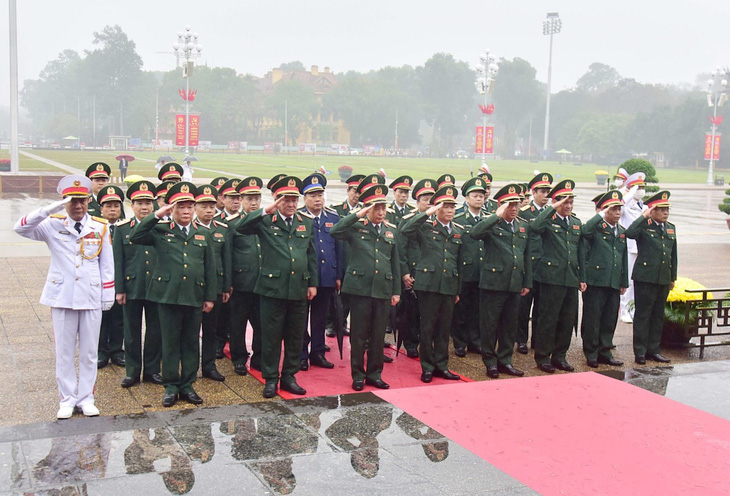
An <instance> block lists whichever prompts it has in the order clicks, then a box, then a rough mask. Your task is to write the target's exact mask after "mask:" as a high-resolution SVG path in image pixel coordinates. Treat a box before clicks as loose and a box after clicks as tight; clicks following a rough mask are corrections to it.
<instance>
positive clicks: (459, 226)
mask: <svg viewBox="0 0 730 496" xmlns="http://www.w3.org/2000/svg"><path fill="white" fill-rule="evenodd" d="M452 224H454V225H455V226H456V227H458V228H459V229H464V226H462V225H461V224H457V223H456V222H453V221H452Z"/></svg>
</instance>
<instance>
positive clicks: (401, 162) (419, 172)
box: [0, 150, 730, 184]
mask: <svg viewBox="0 0 730 496" xmlns="http://www.w3.org/2000/svg"><path fill="white" fill-rule="evenodd" d="M27 151H28V152H29V153H32V154H34V155H38V156H41V157H44V158H47V159H50V160H54V161H57V162H60V163H63V164H65V165H68V166H71V167H75V168H78V169H81V170H85V169H86V167H88V166H89V165H90V164H91V163H93V162H96V161H102V162H106V163H107V164H109V166H110V167H111V168H112V172H113V174H114V175H118V169H117V160H116V159H115V158H114V157H115V156H116V155H117V154H118V153H119V152H115V151H75V150H27ZM132 154H133V155H134V156H135V157H136V158H137V160H135V161H134V162H132V163H131V164H130V167H129V171H128V174H141V175H143V176H154V175H156V171H155V168H154V165H155V162H156V159H157V157H158V156H160V155H161V154H162V152H133V153H132ZM171 155H172V156H174V157H175V158H176V159H178V160H180V161H181V160H182V158H183V156H184V155H183V154H181V153H172V154H171ZM6 156H8V151H7V150H2V151H0V157H6ZM197 157H198V159H199V162H197V163H194V164H193V167H194V168H195V177H196V178H197V179H201V178H213V177H216V176H219V175H225V176H229V177H236V176H237V177H245V176H249V175H256V176H260V177H262V178H269V177H271V176H272V175H274V174H276V173H278V172H287V173H291V174H293V175H296V176H300V177H304V176H306V175H307V174H309V173H311V172H313V171H315V170H317V169H318V168H319V167H320V166H321V165H324V166H325V168H326V169H327V170H328V171H330V172H331V174H330V175H329V176H328V177H329V178H330V179H333V178H337V177H338V175H337V168H338V167H339V166H341V165H349V166H351V167H352V168H353V169H354V172H355V173H362V174H368V173H371V172H375V171H377V170H378V169H380V168H381V167H382V168H383V169H385V171H386V173H387V176H388V178H389V179H394V178H395V177H397V176H399V175H402V174H409V175H411V176H413V177H414V178H417V179H418V178H422V177H429V176H430V177H432V178H434V179H436V178H437V177H438V176H440V175H441V174H444V173H447V172H448V173H451V174H453V175H454V176H455V177H456V179H457V180H465V179H467V178H469V177H470V172H471V171H473V172H474V173H476V171H477V169H478V168H479V166H480V161H479V160H463V159H431V158H398V157H350V156H311V155H260V154H259V155H247V154H235V153H230V154H229V153H206V152H200V153H198V154H197ZM488 164H489V167H490V169H491V171H492V174H493V175H494V177H495V181H497V182H499V183H502V184H504V182H506V181H510V180H515V181H522V182H526V181H528V180H529V179H531V178H532V177H533V171H534V170H536V169H537V170H540V171H546V172H550V173H551V174H553V176H555V177H556V178H557V177H562V178H570V179H573V180H574V181H578V182H593V181H594V179H595V178H594V172H595V171H596V170H607V171H608V172H609V173H611V174H613V173H614V172H615V170H616V168H617V166H614V167H610V168H607V167H605V166H599V165H595V164H582V165H574V164H573V163H572V162H570V163H567V162H566V163H562V164H560V163H558V162H540V163H532V162H529V161H527V160H493V161H488ZM20 166H21V170H45V171H58V169H56V168H55V167H52V166H50V165H47V164H45V163H43V162H39V161H37V160H34V159H30V158H28V157H25V156H23V155H21V161H20ZM657 172H658V176H659V179H660V180H661V181H662V182H664V183H696V184H703V183H704V182H705V181H706V180H707V169H660V170H658V171H657ZM720 174H723V172H722V171H721V172H720ZM728 175H730V171H728Z"/></svg>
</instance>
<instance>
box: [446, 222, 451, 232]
mask: <svg viewBox="0 0 730 496" xmlns="http://www.w3.org/2000/svg"><path fill="white" fill-rule="evenodd" d="M446 232H447V233H449V234H451V224H449V225H448V226H446Z"/></svg>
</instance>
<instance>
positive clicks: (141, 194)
mask: <svg viewBox="0 0 730 496" xmlns="http://www.w3.org/2000/svg"><path fill="white" fill-rule="evenodd" d="M155 193H156V189H155V185H154V184H153V183H151V182H150V181H137V182H136V183H133V184H131V185H130V186H129V188H128V189H127V198H129V200H131V202H132V212H133V213H134V215H133V216H132V217H131V218H130V219H128V220H126V221H122V222H119V223H117V228H116V230H115V232H114V277H115V280H116V282H115V284H114V287H115V288H116V291H117V294H116V300H117V303H118V304H120V305H121V306H122V309H123V313H124V361H125V367H126V371H127V372H126V376H125V377H124V379H122V387H123V388H129V387H132V386H133V385H135V384H137V383H138V382H139V377H140V374H141V375H142V380H143V381H145V382H151V383H153V384H162V376H161V375H160V363H161V361H162V337H161V335H160V318H159V314H158V312H157V303H156V302H154V301H151V300H149V299H147V288H148V287H149V285H150V282H151V280H152V270H153V268H154V267H155V265H156V261H157V257H156V256H155V248H154V247H153V246H144V245H138V244H135V243H132V241H131V239H130V235H131V232H132V229H134V227H135V226H136V225H137V224H139V223H140V222H141V221H142V219H144V218H145V217H147V216H148V215H150V214H152V212H154V205H155V202H154V198H155ZM143 311H144V319H145V327H146V329H145V333H144V352H143V348H142V312H143ZM143 353H144V354H143ZM143 357H144V359H143ZM143 364H144V373H143V370H142V365H143Z"/></svg>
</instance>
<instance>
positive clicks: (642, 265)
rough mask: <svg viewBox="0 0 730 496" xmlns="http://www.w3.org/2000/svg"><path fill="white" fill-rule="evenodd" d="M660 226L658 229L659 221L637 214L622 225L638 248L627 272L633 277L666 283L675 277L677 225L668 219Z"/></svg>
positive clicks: (655, 282) (639, 279)
mask: <svg viewBox="0 0 730 496" xmlns="http://www.w3.org/2000/svg"><path fill="white" fill-rule="evenodd" d="M664 227H665V230H664V231H663V232H662V229H661V227H660V226H659V224H657V223H656V222H654V221H653V220H651V219H645V218H644V217H643V216H640V217H638V218H637V219H636V220H635V221H634V222H633V223H632V224H631V225H630V226H629V228H628V229H626V236H628V237H629V238H631V239H635V240H636V246H637V248H638V250H639V254H638V255H637V256H636V263H635V264H634V271H633V273H632V276H631V278H632V279H633V280H634V281H640V282H650V283H653V284H662V285H667V284H671V283H672V281H676V280H677V231H676V229H677V228H676V227H674V224H672V223H670V222H665V223H664Z"/></svg>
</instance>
